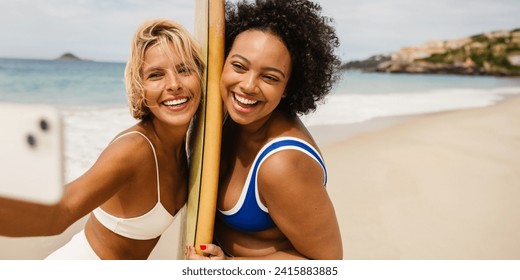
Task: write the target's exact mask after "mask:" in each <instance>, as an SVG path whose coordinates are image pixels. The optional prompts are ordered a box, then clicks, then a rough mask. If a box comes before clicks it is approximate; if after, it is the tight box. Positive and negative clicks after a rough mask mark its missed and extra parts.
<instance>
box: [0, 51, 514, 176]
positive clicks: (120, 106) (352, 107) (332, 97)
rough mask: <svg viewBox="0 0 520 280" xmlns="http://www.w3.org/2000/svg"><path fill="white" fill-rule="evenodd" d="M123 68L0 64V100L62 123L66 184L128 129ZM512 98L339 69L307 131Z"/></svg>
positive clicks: (499, 87) (480, 88)
mask: <svg viewBox="0 0 520 280" xmlns="http://www.w3.org/2000/svg"><path fill="white" fill-rule="evenodd" d="M124 67H125V65H124V63H101V62H85V61H52V60H24V59H0V102H15V103H33V104H35V103H36V104H38V103H39V104H51V105H54V106H56V107H58V108H59V109H60V112H61V113H62V115H63V120H64V125H65V160H66V164H65V165H66V170H65V173H66V179H67V180H72V179H74V178H76V177H78V176H79V175H81V174H82V173H83V172H85V171H86V170H87V169H88V168H89V167H90V166H91V165H92V164H93V163H94V161H95V160H96V158H97V157H98V156H99V154H100V152H101V151H102V150H103V149H104V148H105V147H106V145H107V144H108V143H109V142H110V140H111V139H112V138H113V137H114V135H116V134H117V133H118V132H120V131H121V130H123V129H125V128H127V127H128V126H130V125H132V124H134V123H135V122H136V121H135V120H134V119H132V118H131V116H130V113H129V110H128V107H127V101H126V93H125V87H124V80H123V75H124ZM516 94H520V78H503V77H474V76H454V75H409V74H384V73H361V72H344V73H343V74H342V79H341V81H340V82H339V83H338V84H337V85H336V87H335V88H334V90H333V91H332V92H331V93H330V94H329V95H328V96H327V97H326V98H325V99H324V102H323V104H320V106H319V107H318V109H317V110H316V112H314V113H311V114H309V115H306V116H303V117H302V119H303V121H304V122H305V123H306V124H307V125H309V126H316V125H328V124H348V123H358V122H363V121H366V120H370V119H373V118H377V117H385V116H396V115H405V114H416V113H429V112H438V111H443V110H451V109H458V108H470V107H481V106H487V105H490V104H493V103H495V102H497V101H499V100H501V99H503V98H504V97H506V96H508V95H516Z"/></svg>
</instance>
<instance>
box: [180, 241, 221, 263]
mask: <svg viewBox="0 0 520 280" xmlns="http://www.w3.org/2000/svg"><path fill="white" fill-rule="evenodd" d="M199 248H200V250H201V251H202V252H203V253H204V256H201V255H199V254H197V252H196V251H195V247H193V246H191V245H186V259H187V260H227V259H228V258H227V257H226V255H225V254H224V251H222V249H221V248H220V247H219V246H217V245H214V244H202V245H200V246H199Z"/></svg>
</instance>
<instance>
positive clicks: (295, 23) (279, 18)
mask: <svg viewBox="0 0 520 280" xmlns="http://www.w3.org/2000/svg"><path fill="white" fill-rule="evenodd" d="M332 23H333V21H332V19H330V18H327V17H325V16H322V15H321V6H320V5H319V4H316V3H313V2H311V1H308V0H256V2H255V3H251V2H247V1H244V0H241V1H239V2H237V3H230V2H229V1H228V2H227V3H226V55H227V54H228V53H229V51H230V49H231V46H232V44H233V42H234V40H235V38H236V36H237V35H238V34H240V33H241V32H243V31H246V30H249V29H255V30H260V31H269V32H271V33H273V34H275V35H277V36H279V37H280V38H281V39H282V41H283V42H284V43H285V45H286V47H287V49H288V50H289V53H290V54H291V59H292V71H291V77H290V79H289V83H288V85H287V89H286V93H287V96H286V97H285V98H283V99H282V101H281V102H280V105H279V107H280V108H281V109H283V110H284V111H286V112H288V113H289V114H291V115H293V116H295V115H301V114H307V113H309V112H311V111H314V110H315V109H316V105H317V103H318V101H320V100H322V99H323V97H324V96H325V95H326V94H328V93H329V92H330V90H331V89H332V86H333V85H334V83H335V82H336V80H337V79H338V77H339V72H338V68H339V65H340V60H339V58H338V57H337V56H336V54H335V53H334V52H335V49H336V48H337V47H338V46H339V40H338V38H337V36H336V32H335V29H334V27H333V26H332Z"/></svg>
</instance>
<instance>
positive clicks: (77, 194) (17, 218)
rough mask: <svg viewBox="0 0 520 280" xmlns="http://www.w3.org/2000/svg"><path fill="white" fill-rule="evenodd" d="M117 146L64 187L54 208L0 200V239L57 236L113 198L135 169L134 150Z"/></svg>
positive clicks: (120, 144) (52, 206)
mask: <svg viewBox="0 0 520 280" xmlns="http://www.w3.org/2000/svg"><path fill="white" fill-rule="evenodd" d="M118 142H119V141H117V142H115V143H113V144H111V145H110V146H108V147H107V149H105V151H103V153H102V154H101V155H100V157H99V158H98V160H97V161H96V163H95V164H94V165H93V166H92V167H91V168H90V169H89V170H88V171H87V172H86V173H85V174H83V175H82V176H81V177H79V178H77V179H76V180H74V181H72V182H71V183H69V184H67V185H66V186H65V191H64V194H63V197H62V198H61V200H60V201H59V202H58V203H56V204H54V205H41V204H36V203H30V202H24V201H19V200H13V199H7V198H0V235H4V236H12V237H22V236H49V235H56V234H60V233H62V232H63V231H64V230H66V229H67V228H68V227H69V226H70V225H72V224H73V223H74V222H75V221H77V220H79V219H80V218H82V217H83V216H85V215H87V214H88V213H90V212H91V211H92V210H93V209H94V208H96V207H98V206H99V205H101V204H102V203H103V202H104V201H106V200H107V199H109V198H110V197H111V196H113V195H114V194H115V193H116V192H117V191H119V189H120V188H121V187H122V186H124V184H123V182H125V181H128V180H130V179H131V176H132V170H133V169H132V165H136V166H138V163H136V160H135V159H133V158H134V157H132V153H133V152H134V153H135V149H133V148H132V146H131V145H128V143H127V144H125V143H123V141H121V143H118Z"/></svg>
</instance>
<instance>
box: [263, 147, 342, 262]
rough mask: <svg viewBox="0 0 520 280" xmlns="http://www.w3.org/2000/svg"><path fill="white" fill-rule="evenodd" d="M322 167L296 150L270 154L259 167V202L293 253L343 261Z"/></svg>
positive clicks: (334, 216)
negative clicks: (289, 243) (286, 240)
mask: <svg viewBox="0 0 520 280" xmlns="http://www.w3.org/2000/svg"><path fill="white" fill-rule="evenodd" d="M323 181H324V174H323V169H322V168H321V166H320V165H319V164H318V163H317V162H316V161H315V160H314V159H312V158H311V157H309V156H307V155H305V154H303V153H302V152H299V151H294V150H287V151H282V152H278V153H276V154H273V155H272V156H270V157H269V158H268V159H266V160H265V162H264V163H263V165H262V166H261V168H260V171H259V176H258V187H259V193H260V196H261V199H262V200H263V201H264V204H265V205H266V207H267V208H268V209H269V215H270V216H271V218H272V219H273V221H274V222H275V223H276V225H277V227H278V228H279V229H280V231H282V233H283V234H284V235H285V236H286V237H287V239H289V241H290V242H291V244H292V245H293V246H294V248H295V250H296V251H297V252H298V253H299V254H301V255H302V256H305V257H306V258H309V259H342V258H343V246H342V241H341V234H340V230H339V225H338V221H337V218H336V213H335V211H334V207H333V205H332V202H331V200H330V198H329V196H328V194H327V191H326V188H325V187H324V186H323Z"/></svg>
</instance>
